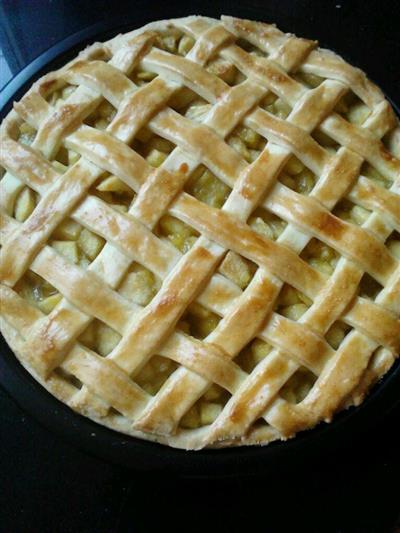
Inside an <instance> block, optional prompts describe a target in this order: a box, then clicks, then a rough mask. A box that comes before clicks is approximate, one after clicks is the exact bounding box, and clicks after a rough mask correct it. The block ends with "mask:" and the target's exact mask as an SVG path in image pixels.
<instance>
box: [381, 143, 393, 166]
mask: <svg viewBox="0 0 400 533" xmlns="http://www.w3.org/2000/svg"><path fill="white" fill-rule="evenodd" d="M379 151H380V154H381V156H382V157H383V159H384V160H385V161H390V162H392V161H393V162H395V161H396V158H395V157H394V156H393V155H392V154H391V153H390V152H388V151H387V150H386V148H385V147H384V145H383V144H380V146H379Z"/></svg>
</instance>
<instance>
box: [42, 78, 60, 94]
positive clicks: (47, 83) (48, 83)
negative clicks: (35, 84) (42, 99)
mask: <svg viewBox="0 0 400 533" xmlns="http://www.w3.org/2000/svg"><path fill="white" fill-rule="evenodd" d="M55 83H56V80H54V79H53V80H47V81H44V82H43V83H41V84H40V88H41V89H42V90H43V91H45V92H47V91H48V90H49V89H50V87H52V86H53V85H54V84H55Z"/></svg>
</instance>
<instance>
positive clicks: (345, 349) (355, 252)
mask: <svg viewBox="0 0 400 533" xmlns="http://www.w3.org/2000/svg"><path fill="white" fill-rule="evenodd" d="M1 143H2V150H1V164H2V166H3V168H4V172H3V174H2V178H1V181H0V187H1V195H0V196H1V210H2V211H1V245H2V250H1V262H0V275H1V283H2V284H1V297H2V307H1V313H2V314H1V330H2V333H3V335H4V337H5V338H6V340H7V342H8V343H9V345H10V346H11V348H12V349H13V351H14V352H15V353H16V355H17V357H18V358H19V360H20V361H21V362H22V364H23V365H24V366H25V367H26V368H27V369H28V370H29V371H30V372H31V373H32V375H33V376H34V377H35V378H36V379H37V380H38V381H40V383H42V384H43V386H44V387H46V388H47V389H48V390H49V391H51V392H52V393H53V394H54V395H55V396H56V397H57V398H59V399H61V400H62V401H63V402H65V403H66V404H68V405H69V406H70V407H72V408H73V409H75V410H77V411H79V412H80V413H83V414H85V415H87V416H89V417H90V418H92V419H94V420H96V421H97V422H99V423H102V424H105V425H106V426H108V427H111V428H113V429H115V430H117V431H121V432H124V433H128V434H131V435H134V436H138V437H140V438H145V439H151V440H156V441H159V442H161V443H164V444H168V445H170V446H175V447H179V448H188V449H199V448H202V447H205V446H227V445H241V444H255V443H267V442H269V441H271V440H274V439H277V438H280V439H286V438H288V437H291V436H293V435H294V434H295V433H296V432H297V431H300V430H303V429H306V428H310V427H313V426H314V425H315V424H317V423H318V422H319V421H321V420H326V421H329V420H330V419H331V417H332V414H333V413H334V412H335V411H337V410H338V409H339V408H343V407H346V406H349V405H352V404H358V403H360V402H361V401H362V399H363V397H364V394H365V393H366V391H367V389H368V388H369V387H370V385H371V384H372V383H373V382H375V381H376V380H378V379H379V378H380V377H381V376H382V375H383V374H384V373H385V372H386V371H387V370H388V369H389V368H390V367H391V365H392V364H393V362H394V361H395V359H396V357H397V356H398V355H399V349H400V320H399V316H400V261H399V259H400V237H399V231H400V201H399V199H400V196H399V194H400V128H399V123H398V120H397V118H396V116H395V114H394V112H393V110H392V108H391V106H390V105H389V103H388V102H387V101H386V100H385V98H384V97H383V95H382V93H381V92H380V90H379V89H378V88H377V87H375V86H374V85H373V84H372V83H371V82H370V81H369V80H368V79H367V78H366V76H365V75H364V74H363V73H362V72H361V71H360V70H358V69H356V68H353V67H351V66H349V65H348V64H347V63H345V62H344V61H343V60H342V59H341V58H340V57H338V56H337V55H335V54H333V53H332V52H329V51H327V50H321V49H319V48H317V43H315V42H314V41H309V40H305V39H299V38H297V37H295V36H293V35H290V34H284V33H282V32H281V31H279V30H278V29H277V28H276V27H275V26H271V25H267V24H262V23H257V22H252V21H247V20H240V19H234V18H231V17H222V19H221V21H218V20H213V19H209V18H203V17H188V18H184V19H177V20H171V21H163V22H156V23H153V24H149V25H148V26H145V27H144V28H142V29H140V30H136V31H133V32H131V33H128V34H126V35H119V36H117V37H115V38H114V39H112V40H111V41H109V42H106V43H103V44H99V43H96V44H94V45H93V46H91V47H89V48H87V49H86V50H84V51H83V52H82V53H81V54H80V55H79V56H78V57H77V58H76V59H75V60H73V61H71V62H70V63H69V64H67V65H66V66H65V67H64V68H62V69H60V70H58V71H57V72H52V73H50V74H48V75H46V76H44V77H43V78H41V79H40V80H39V81H38V82H36V83H35V84H34V85H33V87H32V88H31V89H30V90H29V91H28V92H27V94H26V95H25V96H24V97H23V98H22V100H21V101H20V102H18V103H16V104H15V105H14V110H13V111H11V113H10V114H9V115H8V116H7V118H6V119H5V120H4V122H3V125H2V129H1Z"/></svg>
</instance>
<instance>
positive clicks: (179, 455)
mask: <svg viewBox="0 0 400 533" xmlns="http://www.w3.org/2000/svg"><path fill="white" fill-rule="evenodd" d="M254 3H255V4H260V3H258V2H254ZM193 11H195V10H193ZM221 12H224V13H228V14H229V13H231V14H235V15H237V16H241V17H248V18H253V19H258V20H268V21H271V20H274V18H273V17H272V16H268V18H267V17H266V16H265V15H264V14H263V10H260V7H259V6H258V7H257V8H248V9H242V8H241V9H239V10H238V9H232V8H230V9H229V7H228V8H227V9H221V10H220V11H219V13H216V12H215V11H212V10H208V11H207V10H202V14H205V15H210V16H219V14H220V13H221ZM184 14H189V12H186V13H182V11H180V12H179V13H175V12H173V9H166V8H163V7H162V6H161V7H160V9H158V10H156V11H154V10H152V15H151V19H150V18H149V17H145V16H143V17H135V20H134V22H132V23H130V24H126V19H125V20H124V21H121V19H119V20H118V19H115V20H112V21H108V22H105V23H100V24H96V25H95V26H91V27H90V28H87V29H85V30H83V31H81V32H79V33H77V34H74V35H72V36H70V37H68V38H66V39H65V40H63V41H61V42H60V43H58V44H56V45H55V46H53V47H52V48H50V49H49V50H47V51H46V52H44V53H43V54H42V55H40V56H39V57H38V58H37V59H35V60H34V61H33V62H32V63H30V64H29V65H28V66H27V67H25V68H24V69H23V70H22V71H21V72H20V73H19V74H17V76H16V77H15V78H14V79H13V80H11V81H10V82H9V83H8V85H6V87H5V88H4V89H3V91H2V92H1V93H0V102H1V106H2V109H1V112H0V113H1V118H3V117H4V115H5V114H6V113H7V112H8V111H9V110H10V108H11V106H12V102H13V101H14V100H19V99H20V98H21V97H22V95H23V94H24V93H25V92H26V90H27V89H28V88H29V87H30V85H31V84H32V83H33V81H35V80H36V79H38V78H39V77H40V76H42V75H43V74H44V73H46V72H48V71H51V70H54V69H56V68H59V67H60V66H62V65H63V64H65V63H66V62H67V61H68V60H69V59H72V58H73V57H75V56H76V55H77V53H78V51H79V50H81V49H82V48H84V47H85V46H86V45H87V44H90V43H92V42H94V41H96V40H98V41H104V40H107V39H109V38H111V37H113V36H114V35H116V34H117V33H119V32H126V31H129V30H131V29H134V28H137V27H141V26H142V25H144V24H145V23H147V22H150V21H151V20H156V19H160V18H172V17H175V16H184ZM289 18H290V17H289ZM277 22H278V23H279V25H280V26H282V28H281V29H283V30H285V31H293V32H297V33H298V34H299V35H302V36H304V37H313V36H312V35H309V33H308V32H307V29H306V27H307V24H306V20H304V19H303V27H300V28H299V26H298V25H296V27H291V25H290V20H288V22H287V23H286V24H281V22H280V21H279V20H277ZM322 44H323V45H324V46H326V47H328V48H331V49H335V46H334V43H333V42H332V43H331V42H329V41H326V42H324V43H322ZM336 51H337V52H338V53H339V54H340V55H342V56H345V55H346V54H343V53H342V52H341V50H340V49H338V47H337V46H336ZM347 59H348V60H349V61H350V62H351V63H353V64H354V61H352V60H351V58H350V59H349V58H347ZM362 67H363V68H364V69H365V70H366V71H367V73H368V68H367V66H364V65H362ZM380 86H381V87H382V83H380ZM388 96H389V97H390V95H388ZM392 104H393V102H392ZM397 111H398V109H397ZM0 383H1V385H2V386H3V387H4V389H5V390H6V391H7V392H8V393H9V394H10V395H11V396H12V397H13V398H14V399H15V401H16V402H17V403H18V404H19V405H20V406H21V407H22V408H23V409H24V410H26V411H27V412H28V413H30V414H31V415H33V416H34V417H35V418H36V419H37V420H39V421H40V422H41V423H42V424H43V425H44V426H45V427H47V428H48V429H50V430H51V431H53V432H55V433H56V434H58V435H59V436H61V437H62V438H63V439H65V440H67V441H69V442H72V443H73V444H75V445H77V446H78V447H80V448H82V449H84V450H85V451H87V452H89V453H92V454H94V455H96V456H99V457H101V458H103V459H105V460H107V461H110V462H113V463H116V464H119V465H122V466H125V467H129V468H132V469H135V470H138V471H139V470H140V471H147V472H156V471H157V472H164V473H179V474H182V475H190V476H210V475H215V476H219V475H224V476H226V475H238V474H244V473H253V472H260V471H265V470H271V469H276V468H279V467H280V465H283V464H285V465H288V464H291V463H292V464H294V465H295V464H296V463H298V462H299V461H300V460H301V461H302V462H303V461H306V460H307V459H310V458H311V457H313V456H316V455H318V456H322V455H326V454H329V453H331V452H332V449H337V448H338V446H340V445H342V444H343V443H345V442H346V441H349V440H350V439H352V438H353V437H354V436H355V435H359V434H360V432H363V431H366V430H367V429H368V428H369V429H370V428H371V426H372V425H373V424H376V423H377V422H378V421H380V420H381V419H382V417H383V416H385V415H386V414H387V413H388V412H389V411H391V410H392V409H394V408H396V407H397V408H398V407H399V405H400V395H399V393H398V391H399V387H400V361H397V362H396V364H395V365H394V367H393V368H392V369H391V371H390V372H389V373H388V374H387V375H386V376H385V377H384V378H383V379H382V381H381V382H380V383H379V384H378V385H376V386H375V387H374V388H373V390H372V391H371V393H370V394H369V396H368V397H367V398H366V400H365V401H364V403H363V404H362V405H361V406H360V407H358V408H350V409H348V410H347V411H345V412H342V413H340V414H338V415H337V416H336V417H335V418H334V421H333V422H332V423H331V424H320V425H319V426H318V427H316V428H315V429H313V430H310V431H306V432H303V433H302V434H299V435H298V436H297V437H296V438H294V439H292V440H289V441H287V442H283V443H282V442H276V443H272V444H270V445H268V446H266V447H243V448H231V449H221V450H203V451H197V452H185V451H182V450H175V449H173V448H169V447H166V446H162V445H158V444H154V443H151V442H147V441H142V440H139V439H135V438H133V437H128V436H125V435H123V434H120V433H117V432H114V431H112V430H109V429H107V428H104V427H102V426H100V425H98V424H96V423H94V422H92V421H91V420H89V419H87V418H85V417H82V416H80V415H78V414H76V413H74V412H73V411H72V410H71V409H69V408H68V407H67V406H66V405H64V404H62V403H61V402H59V401H58V400H57V399H55V398H54V397H53V396H52V395H50V394H49V393H48V392H47V391H46V390H45V389H43V387H41V385H39V384H38V383H37V382H36V381H35V380H34V379H33V378H32V377H31V376H30V375H29V373H28V372H27V371H26V370H25V369H24V368H23V367H22V366H21V365H20V363H19V362H18V360H17V359H16V357H15V356H14V355H13V353H12V351H11V350H10V348H9V347H8V345H7V344H6V342H5V341H4V339H3V338H0Z"/></svg>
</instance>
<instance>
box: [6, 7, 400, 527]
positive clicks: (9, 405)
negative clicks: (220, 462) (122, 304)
mask: <svg viewBox="0 0 400 533" xmlns="http://www.w3.org/2000/svg"><path fill="white" fill-rule="evenodd" d="M158 4H159V5H157V4H156V3H154V2H151V0H148V1H146V2H143V1H140V2H133V1H131V2H124V1H120V2H114V3H113V5H112V8H110V2H109V1H106V0H99V1H95V0H80V1H78V0H53V1H51V0H49V1H44V0H36V1H34V0H32V1H31V2H27V1H26V0H25V1H23V0H0V19H1V21H2V24H1V26H0V46H1V55H0V72H1V74H0V87H2V86H3V85H4V83H5V82H6V81H8V79H9V78H10V77H11V76H13V75H15V74H16V73H17V72H18V71H19V70H20V69H21V68H23V67H24V66H25V65H26V64H28V63H29V62H30V61H32V59H34V58H35V57H36V56H37V55H38V54H40V53H41V52H42V51H44V50H46V49H47V48H48V47H50V46H52V45H53V44H55V43H56V42H58V41H60V40H61V39H63V38H64V37H66V36H68V35H71V34H72V33H74V32H77V31H79V30H81V29H82V28H85V27H87V26H88V25H92V24H94V23H96V22H104V21H106V20H110V21H111V19H113V18H115V21H116V25H117V24H120V23H121V21H124V22H125V23H126V24H127V23H129V20H132V26H135V21H136V20H137V16H138V13H140V14H141V16H142V17H146V18H148V19H151V18H152V17H153V15H152V13H153V12H154V10H153V9H152V7H153V5H157V18H160V16H161V15H163V16H164V17H165V18H168V17H171V16H179V15H185V14H189V13H190V12H192V13H203V14H208V13H211V12H213V11H214V10H215V9H218V6H221V12H227V13H232V14H233V13H235V11H237V10H235V8H234V6H233V3H230V4H229V3H228V2H225V3H224V2H218V1H217V0H215V1H213V2H210V1H208V2H199V1H196V0H194V1H192V2H191V3H190V5H187V4H183V3H182V2H176V1H174V0H170V1H169V2H165V3H162V2H159V3H158ZM182 5H184V6H185V7H182ZM224 5H225V6H226V5H228V8H226V7H224ZM238 5H239V4H238ZM229 6H230V7H229ZM399 6H400V4H399V2H398V1H397V0H393V1H390V0H386V1H385V0H381V1H377V0H371V1H367V0H364V1H361V0H335V1H330V0H324V1H321V0H292V1H288V0H286V1H284V0H280V1H279V0H270V1H264V2H262V1H252V2H251V1H250V2H246V8H243V6H241V7H240V9H241V12H242V13H243V10H247V12H246V13H244V14H247V13H248V16H251V15H252V13H253V12H254V13H256V11H257V10H258V12H259V13H260V9H261V10H262V12H264V11H265V16H264V17H263V18H264V19H265V20H271V21H275V22H277V24H278V26H281V28H282V29H285V30H287V31H293V32H297V33H298V34H299V35H302V36H306V37H310V38H315V39H319V40H320V42H321V43H322V45H324V46H326V47H329V48H332V49H335V50H336V51H337V52H339V53H341V54H342V55H343V56H345V57H346V58H347V59H348V60H349V61H350V62H352V63H353V64H356V65H358V66H360V67H361V68H363V69H364V70H366V71H367V72H368V74H369V75H370V77H371V78H372V79H373V80H374V81H376V82H377V83H378V84H379V85H380V86H381V87H382V89H383V90H384V91H386V93H387V94H388V95H389V96H391V97H392V98H393V99H395V100H396V99H397V103H398V104H399V103H400V101H399V96H398V95H399V89H400V83H399V72H398V66H399V65H400V43H399V28H400V7H399ZM237 12H238V11H237ZM256 16H257V15H256V14H254V16H253V18H255V17H256ZM110 24H112V22H110ZM396 68H397V70H396ZM399 414H400V412H399V410H398V409H397V410H396V411H393V412H392V413H391V414H390V416H387V417H385V418H383V419H382V420H381V421H380V422H379V423H378V424H377V425H375V426H373V427H372V428H369V429H368V430H366V431H365V432H364V433H363V434H361V435H360V436H359V437H358V438H357V439H355V440H352V441H351V442H347V443H345V444H344V445H343V446H342V447H341V448H338V449H337V450H334V451H333V452H331V455H330V456H328V457H326V456H325V457H324V456H321V457H315V458H313V459H312V460H310V462H309V463H308V464H298V465H296V467H295V468H294V467H293V465H291V466H288V465H284V464H283V465H279V467H277V468H276V469H274V471H273V472H271V473H269V474H267V475H263V476H248V477H245V478H238V477H232V478H230V479H219V480H211V479H207V480H205V479H179V478H171V476H168V477H167V476H163V475H162V474H159V475H158V476H150V475H147V476H145V475H142V474H141V475H139V474H136V473H134V472H131V471H127V470H124V469H122V468H120V467H116V466H113V465H109V464H106V463H104V462H103V461H101V460H99V459H97V458H94V457H91V456H89V455H87V454H86V453H83V452H81V451H79V450H78V449H76V448H75V447H73V446H72V445H70V444H68V443H67V442H64V441H62V440H60V439H59V438H58V437H56V436H54V435H53V434H52V433H50V432H49V431H48V430H46V429H44V428H43V427H41V426H40V425H39V424H38V423H37V422H36V421H35V420H34V419H32V418H31V417H30V416H28V415H26V414H24V412H23V411H22V410H21V409H20V408H19V407H18V406H17V405H16V404H15V403H14V401H13V400H11V399H10V398H9V396H8V395H7V394H6V393H5V392H4V391H3V390H2V389H1V388H0V532H7V533H8V532H13V533H14V532H20V531H21V532H22V531H24V532H26V531H28V532H30V531H40V532H47V531H49V532H50V531H51V532H58V531H59V532H62V533H64V532H78V531H79V532H93V531H96V532H103V531H104V532H109V531H112V532H114V531H140V532H142V531H146V532H147V531H156V530H158V529H159V528H161V527H165V525H168V526H171V528H173V529H175V530H180V529H181V528H182V529H185V530H188V531H210V530H211V531H214V530H216V531H217V530H218V531H222V532H223V531H246V532H247V531H249V532H252V531H268V532H269V531H272V532H275V531H278V532H280V531H292V530H294V528H296V530H297V531H303V530H304V531H309V532H314V531H315V532H318V533H321V532H322V533H325V532H331V531H332V532H336V533H342V532H360V533H361V532H362V533H364V532H366V533H369V532H374V533H375V532H376V533H386V532H388V533H389V532H393V531H395V527H396V526H395V524H396V523H397V524H398V525H397V527H398V528H399V529H397V531H400V523H399V513H400V503H399V501H400V498H399V494H398V479H399V475H400V463H399V452H398V450H399V438H398V435H397V434H396V433H397V431H396V429H397V428H398V427H399Z"/></svg>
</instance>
